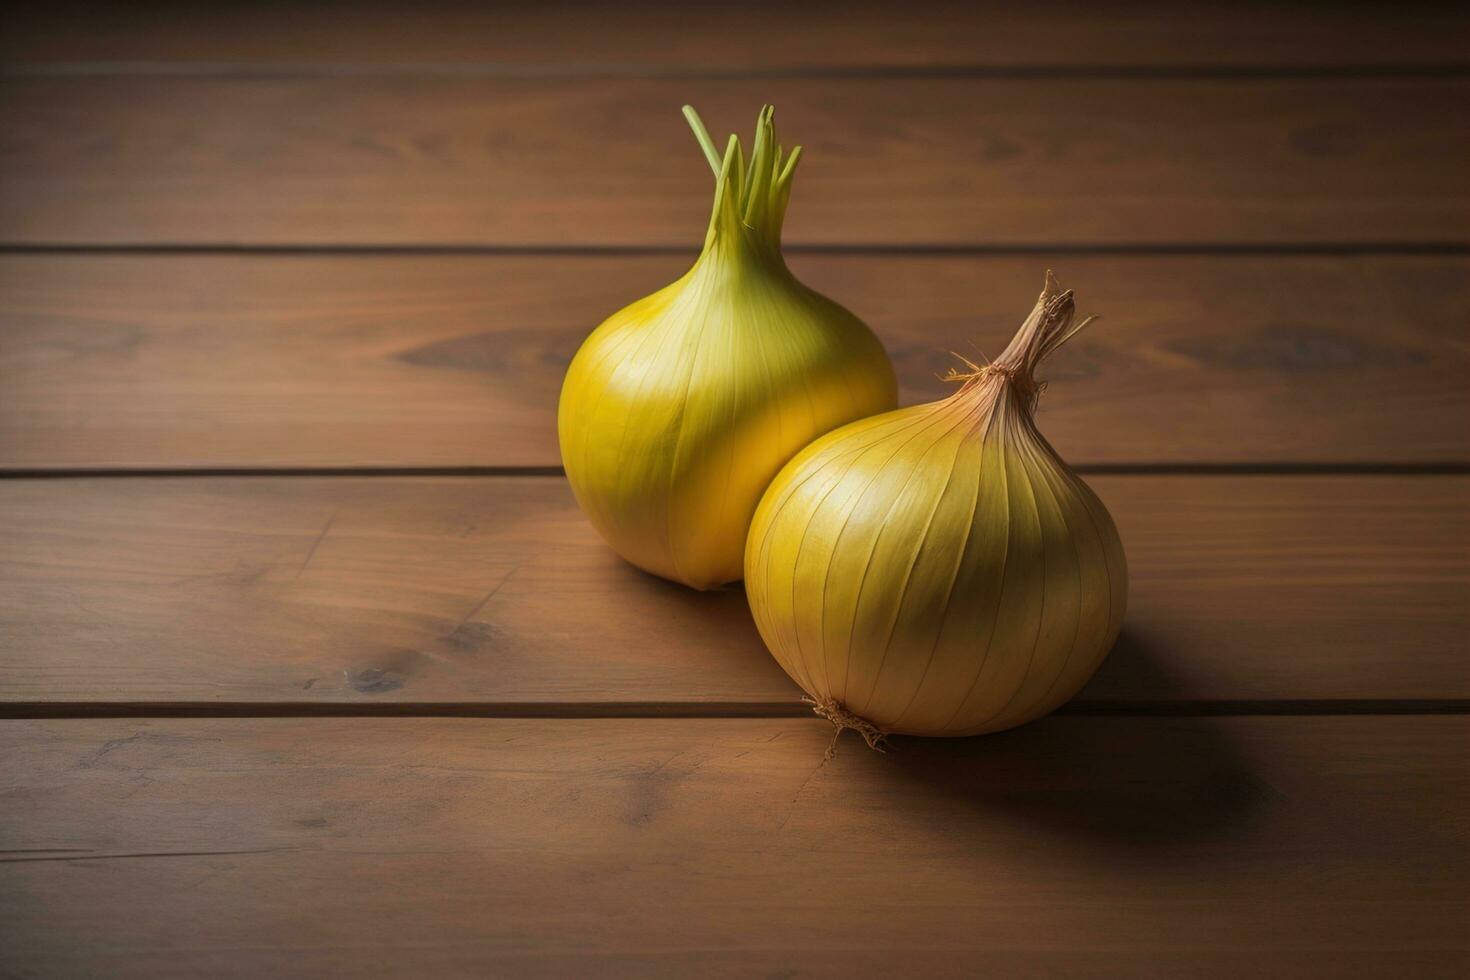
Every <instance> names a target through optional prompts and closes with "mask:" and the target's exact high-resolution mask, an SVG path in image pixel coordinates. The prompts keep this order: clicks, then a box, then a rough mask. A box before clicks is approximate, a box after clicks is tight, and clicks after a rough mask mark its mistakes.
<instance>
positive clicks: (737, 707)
mask: <svg viewBox="0 0 1470 980" xmlns="http://www.w3.org/2000/svg"><path fill="white" fill-rule="evenodd" d="M1053 713H1054V714H1056V715H1060V716H1065V717H1095V718H1104V717H1105V718H1116V717H1138V718H1207V717H1231V716H1236V717H1323V716H1369V715H1395V716H1402V715H1465V714H1470V698H1441V699H1431V698H1384V699H1374V698H1336V699H1278V700H1212V701H1090V700H1084V701H1074V702H1072V703H1070V704H1067V705H1063V706H1062V707H1061V708H1060V709H1058V710H1057V711H1055V712H1053ZM814 717H815V716H814V715H813V714H812V712H811V709H810V708H809V707H807V706H806V705H805V704H803V703H801V702H799V701H789V702H788V701H767V702H739V701H709V702H667V701H629V702H587V703H582V704H577V703H570V702H527V703H519V704H517V703H506V702H483V703H480V702H402V701H401V702H383V703H378V704H372V703H359V702H303V701H292V702H285V701H283V702H241V701H234V702H208V701H166V702H160V701H147V702H142V701H139V702H115V703H109V702H100V701H55V702H38V701H29V702H11V703H6V704H0V720H17V719H31V720H34V719H48V718H49V719H86V718H487V719H492V718H544V719H558V718H588V719H595V718H689V719H698V718H710V719H714V718H814Z"/></svg>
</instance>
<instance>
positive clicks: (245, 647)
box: [0, 476, 1470, 713]
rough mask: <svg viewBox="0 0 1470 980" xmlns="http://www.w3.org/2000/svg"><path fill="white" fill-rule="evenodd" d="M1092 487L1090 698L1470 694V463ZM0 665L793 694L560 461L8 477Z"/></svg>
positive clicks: (45, 671) (105, 698)
mask: <svg viewBox="0 0 1470 980" xmlns="http://www.w3.org/2000/svg"><path fill="white" fill-rule="evenodd" d="M1090 482H1091V483H1092V485H1093V486H1094V487H1095V488H1096V489H1097V490H1098V492H1099V494H1100V495H1101V496H1102V498H1103V500H1104V501H1105V503H1106V504H1107V505H1108V507H1109V509H1110V510H1111V511H1112V513H1113V515H1114V518H1115V519H1116V521H1117V523H1118V525H1119V529H1120V531H1121V534H1122V537H1123V541H1124V544H1125V546H1126V548H1127V552H1128V557H1129V565H1130V603H1129V611H1128V618H1127V622H1126V626H1125V633H1124V636H1123V638H1122V640H1120V642H1119V646H1118V647H1117V648H1116V649H1115V651H1114V653H1113V655H1112V657H1111V658H1110V659H1109V661H1108V662H1107V664H1106V665H1105V666H1104V668H1103V669H1102V671H1101V672H1100V673H1099V674H1098V676H1097V677H1096V678H1095V679H1094V680H1093V682H1092V684H1091V685H1090V686H1089V687H1088V688H1087V689H1086V690H1085V691H1084V692H1083V694H1082V695H1081V697H1082V699H1084V700H1092V701H1097V700H1102V701H1109V702H1115V701H1116V702H1139V701H1145V702H1152V701H1168V702H1181V701H1184V702H1188V701H1200V700H1235V699H1243V700H1265V699H1287V700H1296V699H1338V698H1365V699H1391V698H1408V699H1420V698H1422V699H1446V698H1464V697H1467V696H1470V671H1467V669H1466V668H1467V661H1466V654H1467V650H1466V648H1465V643H1464V640H1465V637H1466V636H1467V635H1470V584H1467V583H1470V507H1467V499H1470V498H1467V494H1466V490H1467V487H1470V479H1465V478H1458V477H1442V478H1433V477H1400V478H1382V477H1380V478H1371V477H1356V478H1333V477H1296V478H1284V477H1234V478H1222V477H1197V476H1184V477H1098V478H1094V479H1092V480H1091V481H1090ZM0 677H3V678H4V682H3V685H0V699H3V702H4V703H7V704H10V705H27V704H29V705H48V704H58V703H60V704H65V703H72V702H101V703H107V704H126V703H132V702H143V703H151V702H188V703H202V704H211V703H219V702H223V703H230V702H250V703H289V704H300V703H355V704H362V705H371V704H380V703H393V704H399V703H414V704H424V703H445V702H448V703H465V702H471V703H478V704H485V705H506V706H510V707H511V708H515V707H517V706H520V707H521V708H524V707H525V706H528V705H529V706H537V705H571V706H580V710H584V711H589V710H590V711H593V712H594V713H595V712H596V711H599V710H601V707H599V706H617V705H648V706H651V707H650V709H649V710H655V711H657V710H664V709H663V708H660V707H659V706H661V705H662V706H667V707H668V709H669V710H679V709H678V706H680V705H684V706H693V707H696V708H697V707H699V706H705V707H710V708H714V707H717V706H718V705H721V704H724V705H734V706H740V705H744V706H746V707H748V708H760V709H761V710H766V708H767V707H768V706H772V705H775V706H778V709H779V710H785V711H790V710H797V705H796V700H797V696H798V694H799V692H798V691H797V689H796V687H795V686H794V685H792V684H791V682H789V681H788V680H787V679H786V677H785V675H784V674H782V673H781V671H780V670H779V669H778V668H777V667H776V666H775V663H774V661H773V660H772V659H771V657H770V656H769V655H768V654H767V653H766V651H765V648H764V647H763V646H762V645H761V642H760V639H759V637H758V636H757V635H756V633H755V630H754V627H753V626H752V625H751V622H750V617H749V612H748V610H747V609H746V605H745V598H744V596H743V594H741V593H740V592H739V591H738V590H729V591H724V592H717V593H696V592H692V591H690V590H687V589H684V588H681V587H678V586H674V585H671V584H668V583H665V582H663V581H662V580H659V579H655V578H652V577H650V576H647V575H644V574H643V573H641V572H637V571H635V570H633V569H632V568H630V567H629V566H626V565H624V564H623V563H622V562H621V561H620V560H619V559H617V558H616V557H615V556H614V555H613V554H612V553H611V552H610V551H609V550H607V548H606V547H605V546H604V545H603V544H602V543H601V541H600V540H599V539H598V538H597V537H596V536H595V534H594V532H593V531H592V530H591V528H590V527H589V526H588V524H587V523H586V521H585V519H584V518H583V517H582V515H581V513H580V512H579V511H578V510H577V508H576V505H575V503H574V502H573V500H572V498H571V494H570V492H569V491H568V489H567V488H566V485H565V483H564V481H562V480H560V479H558V478H549V477H510V478H478V479H477V478H437V479H430V478H312V479H303V478H264V477H262V478H233V479H227V478H173V479H159V478H128V479H82V480H21V481H15V480H12V481H6V482H0ZM686 710H687V709H686Z"/></svg>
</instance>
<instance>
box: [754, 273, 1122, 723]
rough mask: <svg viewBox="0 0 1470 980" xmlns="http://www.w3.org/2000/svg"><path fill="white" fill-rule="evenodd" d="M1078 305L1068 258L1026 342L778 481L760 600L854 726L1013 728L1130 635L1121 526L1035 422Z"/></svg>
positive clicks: (814, 680) (767, 633) (1026, 331)
mask: <svg viewBox="0 0 1470 980" xmlns="http://www.w3.org/2000/svg"><path fill="white" fill-rule="evenodd" d="M1071 320H1072V296H1071V293H1070V292H1068V293H1062V292H1061V291H1060V289H1059V288H1058V287H1057V286H1056V282H1055V280H1054V279H1053V278H1052V277H1051V274H1050V273H1048V274H1047V286H1046V289H1045V290H1044V291H1043V292H1042V295H1041V299H1040V300H1039V301H1038V303H1037V306H1036V309H1035V310H1033V312H1032V315H1031V317H1030V318H1028V319H1027V321H1026V325H1025V326H1023V327H1022V329H1021V332H1020V333H1019V334H1018V335H1017V337H1016V340H1015V341H1013V342H1012V344H1011V346H1010V347H1008V348H1007V350H1006V351H1005V353H1003V354H1002V355H1001V356H1000V357H999V358H997V359H996V361H995V362H994V364H992V365H991V366H989V367H987V368H975V370H974V371H972V372H970V373H969V374H967V375H961V376H960V377H961V378H962V379H963V380H964V385H963V387H962V388H961V389H960V390H959V391H957V392H956V393H955V394H954V395H952V396H951V397H949V398H947V399H944V400H942V401H938V402H932V403H930V404H926V405H917V406H914V407H911V408H904V409H900V410H898V411H894V412H889V413H886V414H883V415H879V416H876V417H873V418H867V419H863V420H861V421H858V422H854V423H852V424H850V425H847V426H844V427H843V428H841V429H838V430H836V431H835V432H832V433H829V434H828V435H826V436H824V437H822V438H820V439H818V440H817V441H816V442H814V443H813V444H812V445H811V446H809V447H807V448H806V449H805V450H803V451H802V452H801V453H800V454H798V455H797V456H796V457H795V458H794V459H793V460H792V461H791V462H790V463H789V464H788V465H787V466H786V467H785V468H784V469H783V470H782V471H781V473H780V474H779V475H778V476H777V477H776V479H775V480H774V481H773V482H772V484H771V486H770V488H769V489H768V490H767V491H766V494H765V496H764V498H763V499H762V501H761V504H760V507H759V508H758V510H757V512H756V516H755V519H754V521H753V522H752V525H751V529H750V539H749V543H748V545H747V551H746V569H745V579H746V581H745V588H746V594H747V595H748V597H749V599H750V605H751V611H752V612H753V613H754V616H755V620H756V624H757V626H758V627H759V629H760V633H761V636H762V638H763V639H764V640H765V642H766V645H767V646H768V647H769V648H770V650H771V652H772V654H774V655H775V657H776V660H777V661H778V662H779V663H780V664H781V666H782V668H783V669H785V671H786V673H787V674H789V675H790V676H791V677H792V679H793V680H795V681H796V682H797V683H798V684H800V685H801V687H802V688H803V689H804V690H805V691H806V692H807V693H808V694H809V695H811V697H812V698H813V700H814V701H815V702H817V703H818V705H820V706H822V708H823V710H822V711H820V712H819V713H821V714H822V715H823V716H824V717H828V718H831V719H832V720H833V721H834V723H835V724H839V725H842V724H843V722H842V721H841V718H843V717H845V716H852V717H853V718H854V719H861V720H863V721H866V722H867V723H869V724H870V725H871V726H872V727H873V728H874V729H876V730H877V731H878V732H882V733H892V734H908V735H939V736H948V735H976V734H981V733H984V732H993V731H999V730H1002V729H1006V728H1011V727H1014V726H1016V725H1020V724H1024V723H1025V722H1028V721H1031V720H1033V719H1035V718H1038V717H1040V716H1042V715H1044V714H1047V713H1048V712H1050V711H1052V710H1053V709H1055V708H1056V707H1058V706H1059V705H1061V704H1062V703H1064V702H1065V701H1067V700H1068V699H1070V698H1071V697H1072V696H1073V695H1074V694H1076V693H1077V691H1078V690H1080V689H1081V688H1082V686H1083V685H1084V684H1085V683H1086V682H1087V680H1088V679H1089V678H1090V677H1091V676H1092V674H1093V672H1094V671H1095V670H1096V669H1097V667H1098V665H1099V664H1100V663H1101V662H1102V660H1103V658H1104V657H1105V656H1106V655H1107V653H1108V650H1109V649H1110V648H1111V647H1112V645H1113V642H1114V641H1115V640H1116V639H1117V636H1118V632H1119V630H1120V628H1121V626H1122V622H1123V613H1124V609H1125V606H1126V603H1127V583H1128V576H1127V566H1126V562H1125V559H1124V555H1123V546H1122V542H1121V541H1120V540H1119V537H1118V532H1117V529H1116V528H1115V527H1114V525H1113V521H1112V518H1111V517H1110V516H1109V515H1108V512H1107V510H1106V508H1104V507H1103V505H1102V502H1101V501H1100V500H1098V498H1097V496H1096V495H1095V494H1094V493H1093V492H1092V490H1091V489H1090V488H1089V487H1088V486H1087V484H1086V483H1084V482H1083V481H1082V479H1081V478H1080V477H1078V476H1077V475H1076V473H1074V472H1073V471H1072V470H1071V469H1070V468H1069V467H1068V466H1067V465H1066V464H1065V463H1064V462H1063V461H1062V460H1061V458H1060V457H1058V456H1057V454H1056V453H1055V451H1054V450H1053V449H1052V447H1051V446H1050V445H1049V444H1048V443H1047V442H1046V440H1045V439H1044V438H1043V437H1042V435H1041V433H1040V432H1039V431H1038V430H1037V429H1036V426H1035V423H1034V421H1033V419H1032V410H1033V407H1034V403H1035V399H1036V394H1037V391H1038V386H1037V385H1036V384H1035V382H1034V380H1033V372H1034V370H1035V367H1036V365H1037V363H1039V362H1040V361H1041V360H1042V359H1043V358H1044V357H1045V356H1046V355H1048V354H1050V353H1051V352H1052V351H1054V350H1055V349H1056V347H1058V346H1060V345H1061V343H1062V342H1064V341H1065V340H1066V339H1068V338H1069V337H1070V336H1071V335H1072V334H1073V333H1075V332H1076V330H1077V329H1080V328H1081V326H1082V325H1078V326H1077V327H1076V328H1073V327H1072V325H1071ZM1083 325H1085V323H1084V324H1083ZM971 367H975V366H974V365H971Z"/></svg>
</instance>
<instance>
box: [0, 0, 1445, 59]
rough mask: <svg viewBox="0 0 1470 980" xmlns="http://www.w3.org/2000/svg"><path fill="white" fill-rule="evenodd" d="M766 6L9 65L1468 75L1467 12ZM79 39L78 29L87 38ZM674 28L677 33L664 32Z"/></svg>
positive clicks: (440, 25) (201, 30) (103, 12)
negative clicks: (1447, 71)
mask: <svg viewBox="0 0 1470 980" xmlns="http://www.w3.org/2000/svg"><path fill="white" fill-rule="evenodd" d="M908 13H909V14H910V15H909V16H904V17H895V16H894V14H895V10H894V8H893V6H892V5H891V4H888V3H883V2H875V0H806V2H803V3H782V2H777V0H756V2H750V0H747V2H746V3H742V4H741V5H740V7H739V8H738V9H737V8H730V7H720V6H716V5H708V4H698V3H695V4H685V5H683V6H682V7H680V8H678V10H677V11H676V12H674V13H671V12H670V10H669V8H668V6H667V5H666V4H660V3H650V2H646V0H644V2H639V0H629V2H624V3H619V4H617V5H616V7H615V8H614V9H613V10H611V11H609V10H608V9H607V7H606V6H604V7H602V8H599V7H598V6H597V5H595V4H588V3H586V2H566V0H561V2H546V0H538V2H535V3H517V4H506V3H497V4H473V3H467V2H463V0H459V2H456V0H421V2H418V3H414V4H412V5H404V4H401V3H394V2H385V0H371V2H355V3H350V4H346V3H335V4H332V3H326V4H322V3H318V4H301V3H290V4H287V3H268V4H262V3H255V4H250V5H248V6H243V5H232V4H201V3H197V2H189V3H182V2H177V0H175V2H159V0H147V2H133V3H128V4H116V3H98V2H91V3H86V2H75V0H67V2H52V3H46V4H26V5H15V9H12V10H10V11H8V12H7V14H6V16H5V20H4V21H3V26H4V27H5V30H3V31H0V61H5V62H8V63H10V64H12V65H17V66H27V67H30V66H37V67H39V66H52V65H56V63H58V62H60V63H63V64H68V63H78V62H80V63H84V64H88V63H90V66H92V67H94V68H95V69H97V70H103V69H106V70H111V71H119V70H128V69H130V68H131V69H133V70H148V69H150V68H152V69H153V70H158V66H159V63H166V64H168V65H170V66H191V65H199V66H201V67H203V68H206V69H207V68H216V69H218V68H219V67H221V66H244V67H272V66H276V67H280V68H282V69H287V68H296V69H300V68H302V67H311V66H380V67H393V68H399V69H406V70H419V71H424V70H430V71H432V70H434V69H435V68H436V67H437V68H440V69H441V70H444V69H445V68H446V67H457V66H469V67H479V68H481V69H482V70H486V71H490V70H500V71H515V70H518V69H519V70H526V71H535V70H543V71H544V70H557V69H559V70H582V71H604V72H607V71H623V72H632V71H642V72H648V71H657V70H669V71H692V72H710V71H752V70H753V71H761V70H773V69H774V70H787V71H801V72H811V71H822V70H830V69H854V68H867V69H870V70H871V69H894V68H912V69H930V70H932V69H942V68H963V67H973V68H998V69H1007V68H1013V69H1025V70H1036V69H1037V68H1038V67H1056V68H1061V69H1066V68H1084V69H1090V68H1098V67H1103V68H1107V67H1138V68H1150V67H1165V68H1180V67H1182V68H1191V69H1198V68H1200V67H1206V68H1209V67H1223V68H1229V67H1246V68H1259V67H1270V68H1285V69H1289V70H1301V69H1303V68H1314V67H1327V68H1340V67H1365V68H1372V67H1399V66H1416V65H1424V64H1463V63H1464V62H1465V58H1466V54H1465V53H1466V45H1467V44H1470V17H1467V15H1466V13H1465V9H1464V7H1463V5H1460V4H1454V3H1432V2H1413V3H1400V4H1395V5H1393V6H1386V5H1382V4H1334V5H1325V4H1320V3H1310V2H1302V0H1295V2H1289V3H1266V2H1254V3H1239V2H1234V3H1226V2H1219V0H1215V2H1196V3H1191V4H1190V5H1189V7H1188V10H1187V12H1185V11H1183V10H1182V9H1181V8H1180V7H1179V6H1178V5H1177V4H1170V3H1165V2H1161V0H1143V2H1137V0H1135V2H1131V3H1110V4H1107V5H1106V6H1100V5H1098V4H1094V3H1086V2H1070V3H1053V4H1047V5H1045V6H1044V7H1040V6H1038V7H1032V6H1028V5H1024V4H1016V3H1009V2H1003V0H988V2H975V0H963V2H962V0H948V2H942V3H927V4H925V5H924V6H923V8H921V9H920V10H915V11H909V12H908ZM83 25H84V26H85V29H78V28H79V27H81V26H83ZM673 26H677V30H671V29H670V28H671V27H673Z"/></svg>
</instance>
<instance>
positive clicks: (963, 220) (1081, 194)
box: [0, 75, 1470, 247]
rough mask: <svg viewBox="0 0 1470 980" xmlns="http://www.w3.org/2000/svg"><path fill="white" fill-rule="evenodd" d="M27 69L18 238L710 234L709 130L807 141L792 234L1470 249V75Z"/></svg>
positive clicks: (14, 91) (18, 146)
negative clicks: (283, 74)
mask: <svg viewBox="0 0 1470 980" xmlns="http://www.w3.org/2000/svg"><path fill="white" fill-rule="evenodd" d="M759 88H760V92H759V93H753V92H752V90H751V86H750V84H749V82H748V81H745V80H713V81H682V80H681V81H673V80H667V79H665V80H658V79H640V78H614V79H598V80H566V79H542V78H484V77H459V76H453V75H450V76H437V77H419V78H402V77H370V76H349V77H326V78H279V79H241V78H230V77H220V78H207V79H199V78H193V79H180V78H146V77H127V78H116V77H108V78H97V77H91V78H89V77H76V78H30V77H23V76H22V77H11V78H8V79H5V80H4V81H3V84H0V131H3V132H4V133H5V134H6V152H5V153H4V154H3V155H0V229H3V234H4V240H5V241H6V242H9V243H12V244H35V243H81V244H96V243H125V244H139V243H144V244H148V243H154V244H157V243H164V244H166V243H215V244H256V245H262V244H291V245H313V244H321V243H346V244H387V245H416V244H426V243H427V244H460V245H466V244H469V245H497V246H521V245H550V246H564V245H589V244H591V245H669V246H680V247H684V246H688V247H692V246H694V245H695V244H697V243H698V242H699V241H701V240H702V237H703V232H704V227H705V222H706V220H707V218H708V214H709V208H710V197H711V183H712V181H711V178H710V174H709V171H708V168H707V167H706V165H705V163H704V161H703V159H702V157H701V156H700V154H699V152H698V149H697V147H696V146H695V144H694V140H693V139H692V138H691V136H690V134H689V132H688V129H687V127H686V126H685V125H684V121H683V119H682V118H680V116H679V113H678V107H679V106H680V105H681V104H682V103H684V102H692V103H693V104H695V105H696V106H698V107H699V108H700V109H701V110H702V111H703V112H704V113H705V114H706V117H707V118H708V119H709V120H710V122H711V124H712V126H713V127H714V129H715V131H716V132H724V131H726V129H727V127H732V126H735V127H738V128H739V129H740V130H741V131H745V130H746V129H748V128H749V125H750V121H751V120H752V119H753V117H754V114H755V112H756V110H757V108H758V102H759V101H760V100H769V101H771V102H773V103H774V104H775V105H776V106H777V107H778V108H779V122H780V132H781V133H782V135H783V136H784V138H785V140H786V141H787V143H788V144H790V143H797V142H800V143H802V144H804V145H805V146H806V148H807V151H808V156H807V157H806V158H805V162H804V164H803V173H802V176H801V178H800V179H799V182H798V187H797V191H796V194H795V199H794V202H793V207H792V213H791V216H790V219H789V227H788V229H787V231H788V235H787V240H788V241H791V242H798V243H842V244H930V243H940V244H976V243H978V244H986V245H997V244H1000V245H1004V244H1029V245H1037V244H1048V243H1063V244H1099V243H1154V242H1167V243H1196V244H1198V243H1208V244H1218V243H1234V244H1242V243H1244V244H1254V243H1262V242H1266V243H1271V242H1291V243H1327V244H1331V243H1344V242H1364V241H1368V242H1390V243H1416V242H1423V241H1440V242H1450V243H1463V242H1464V241H1465V237H1466V236H1465V229H1466V228H1467V227H1470V189H1467V185H1466V183H1465V181H1464V180H1463V179H1462V174H1461V172H1460V171H1461V168H1460V167H1459V166H1458V163H1459V161H1460V160H1463V159H1465V158H1467V157H1470V130H1467V129H1466V127H1464V126H1460V125H1458V124H1457V120H1458V119H1460V118H1463V117H1464V115H1465V114H1466V111H1467V101H1470V100H1467V94H1470V82H1467V81H1466V80H1464V79H1457V78H1448V79H1383V78H1370V79H1313V80H1280V79H1276V80H1272V79H1227V80H1188V79H1185V80H1170V81H1139V80H1134V79H1124V80H1118V79H1111V80H1109V79H1071V80H1066V79H1062V80H1057V79H1031V78H1019V79H1018V78H1000V79H996V78H975V77H959V78H940V79H934V78H919V79H913V78H863V77H852V78H848V77H844V78H841V79H835V80H834V79H825V80H813V79H802V78H779V79H772V80H769V81H767V82H765V83H763V84H762V85H760V86H759Z"/></svg>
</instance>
